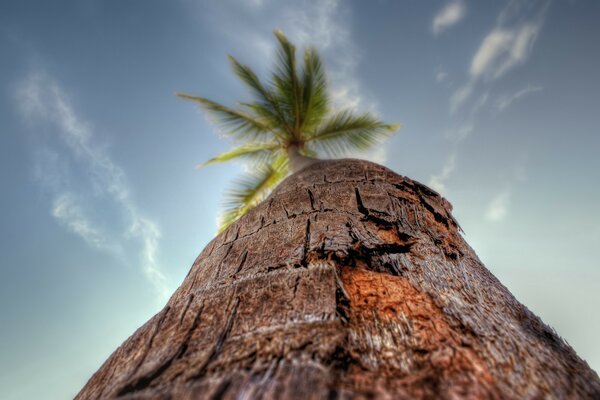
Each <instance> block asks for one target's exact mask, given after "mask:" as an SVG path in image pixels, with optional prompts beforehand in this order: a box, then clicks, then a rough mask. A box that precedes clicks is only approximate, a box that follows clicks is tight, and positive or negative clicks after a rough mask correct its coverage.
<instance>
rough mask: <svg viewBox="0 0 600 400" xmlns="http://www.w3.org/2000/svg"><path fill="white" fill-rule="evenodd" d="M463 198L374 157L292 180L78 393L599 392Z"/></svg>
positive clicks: (323, 166) (210, 252)
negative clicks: (505, 269) (486, 243)
mask: <svg viewBox="0 0 600 400" xmlns="http://www.w3.org/2000/svg"><path fill="white" fill-rule="evenodd" d="M450 211H451V206H450V204H449V203H448V202H447V201H446V200H445V199H443V198H442V197H440V196H439V195H438V194H437V193H435V192H433V191H432V190H430V189H428V188H427V187H425V186H423V185H421V184H419V183H417V182H415V181H412V180H410V179H408V178H404V177H401V176H398V175H396V174H394V173H393V172H391V171H389V170H387V169H385V168H383V167H381V166H378V165H376V164H372V163H369V162H366V161H357V160H338V161H324V162H320V163H318V164H316V165H313V166H312V167H310V168H305V169H304V170H303V171H302V172H301V173H298V174H295V175H293V176H291V177H289V178H288V179H286V180H285V181H284V182H283V183H282V184H281V185H280V186H279V187H278V189H277V190H276V191H275V192H274V193H273V194H272V195H271V196H270V197H269V198H268V199H267V200H266V201H265V202H263V203H262V204H261V205H259V206H258V207H257V208H256V209H254V210H253V211H251V212H250V213H249V214H248V215H246V216H244V217H242V218H241V219H240V220H238V221H237V222H236V223H234V224H233V225H232V226H230V227H229V228H228V229H227V230H226V231H224V232H223V233H222V234H220V235H219V236H217V237H216V238H215V239H214V240H213V241H212V242H211V243H210V244H209V245H208V246H207V247H206V248H205V249H204V250H203V251H202V253H201V254H200V256H199V257H198V259H197V260H196V262H195V263H194V265H193V266H192V268H191V270H190V272H189V274H188V276H187V277H186V278H185V280H184V282H183V284H182V285H181V286H180V287H179V289H177V291H176V292H175V293H174V294H173V296H172V297H171V299H170V300H169V302H168V304H167V305H166V307H165V308H164V309H163V310H162V311H161V312H159V313H158V314H157V315H155V316H154V317H153V318H152V319H150V320H149V321H148V322H147V323H146V324H145V325H143V326H142V327H141V328H139V329H138V330H137V331H136V332H135V333H134V334H133V336H131V337H130V338H129V339H128V340H127V341H125V343H123V344H122V345H121V347H119V348H118V349H117V350H116V351H115V352H114V353H113V354H112V356H111V357H110V358H109V359H108V360H107V361H106V362H105V363H104V365H103V366H102V367H101V368H100V369H99V370H98V372H96V373H95V374H94V376H93V377H92V378H91V379H90V381H89V382H88V383H87V385H86V386H85V387H84V388H83V389H82V391H81V392H80V393H79V395H78V396H77V399H100V398H102V399H104V398H124V399H125V398H127V399H134V398H135V399H162V398H165V399H167V398H169V399H196V398H213V399H217V398H218V399H221V398H227V399H234V398H252V399H254V398H282V399H305V398H314V399H322V398H389V399H426V398H428V399H431V398H436V399H437V398H440V399H458V398H469V399H480V398H490V399H537V398H546V399H565V398H577V399H597V398H600V380H599V379H598V375H597V374H596V373H595V372H594V371H593V370H591V369H590V368H589V366H588V365H587V364H586V363H585V361H583V360H581V359H580V358H579V357H578V356H577V355H576V354H575V352H574V351H573V349H572V348H571V347H569V345H568V344H567V343H566V342H565V341H563V340H562V339H561V338H560V337H559V336H558V335H557V334H556V333H555V332H554V331H553V330H552V329H551V328H549V327H548V326H546V325H544V323H543V322H542V321H541V320H540V319H539V318H538V317H536V316H535V315H534V314H533V313H532V312H530V311H529V310H528V309H527V308H526V307H525V306H523V305H522V304H520V303H519V302H518V301H517V300H516V299H515V298H514V297H513V296H512V295H511V294H510V293H509V292H508V290H507V289H506V288H505V287H504V286H503V285H502V284H501V283H500V282H499V281H498V280H497V279H496V278H495V277H494V276H493V275H492V274H491V273H490V272H489V271H488V270H487V269H486V268H485V267H484V266H483V265H482V263H481V262H480V261H479V259H478V258H477V256H476V255H475V253H474V252H473V250H472V249H471V248H470V247H469V246H468V245H467V243H466V242H465V241H464V239H463V238H462V236H461V235H460V233H459V230H460V228H459V226H458V224H457V223H456V221H455V220H454V218H453V217H452V215H451V213H450Z"/></svg>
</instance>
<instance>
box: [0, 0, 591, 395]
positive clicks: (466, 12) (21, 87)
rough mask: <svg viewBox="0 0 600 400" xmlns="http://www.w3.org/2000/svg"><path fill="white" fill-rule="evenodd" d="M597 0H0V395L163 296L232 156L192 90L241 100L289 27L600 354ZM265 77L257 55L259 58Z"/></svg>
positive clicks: (568, 335) (85, 348) (81, 352)
mask: <svg viewBox="0 0 600 400" xmlns="http://www.w3.org/2000/svg"><path fill="white" fill-rule="evenodd" d="M599 19H600V2H598V1H594V0H588V1H584V0H580V1H577V0H574V1H566V0H565V1H553V2H549V1H531V0H527V1H525V0H523V1H491V0H490V1H435V2H434V1H428V2H417V1H391V0H390V1H383V0H380V1H335V0H315V1H275V0H252V1H241V0H240V1H217V0H212V1H192V0H178V1H147V0H146V1H141V0H138V1H134V0H129V1H100V0H77V1H76V0H73V1H42V0H39V1H29V0H20V1H12V2H11V1H3V2H2V3H1V5H0V51H1V53H0V54H2V57H0V72H1V74H0V179H1V183H2V187H3V190H2V195H1V196H0V217H1V221H2V222H1V223H0V239H1V240H0V272H1V278H0V318H1V322H0V398H2V399H11V400H14V399H40V398H44V399H63V398H69V397H72V396H74V395H75V394H76V393H77V391H78V390H79V389H80V388H81V387H82V386H83V384H84V383H85V382H86V381H87V379H88V378H89V377H90V375H91V374H92V372H94V371H95V370H96V369H97V368H98V367H99V366H100V364H101V363H102V362H103V361H104V360H105V359H106V358H107V357H108V355H109V354H110V353H111V352H112V351H113V350H114V349H115V348H116V347H117V346H118V345H119V344H120V343H121V342H122V341H123V340H125V339H126V338H127V337H128V336H129V335H130V334H131V333H133V331H134V330H135V329H136V328H137V327H139V326H140V325H141V324H143V323H144V322H145V321H146V320H147V319H148V318H149V317H150V316H152V315H153V314H154V313H156V312H157V311H158V310H159V309H160V308H162V306H163V305H164V303H165V301H166V299H167V298H168V296H169V295H170V293H172V292H173V291H174V289H175V288H176V287H177V286H178V285H179V284H180V283H181V282H182V280H183V278H184V277H185V275H186V273H187V272H188V270H189V268H190V266H191V264H192V262H193V261H194V259H195V257H196V256H197V255H198V254H199V252H200V251H201V250H202V248H203V247H204V246H205V245H206V244H207V243H208V241H209V240H211V239H212V237H213V236H214V234H215V231H216V217H217V213H218V210H219V202H220V200H221V193H222V192H223V190H224V189H225V188H226V187H227V186H228V185H229V184H230V182H231V181H232V179H234V178H235V177H236V176H237V175H239V174H240V173H241V172H242V170H243V167H242V166H240V165H235V164H234V165H227V166H225V165H224V166H218V167H211V168H206V169H203V170H196V169H194V166H195V164H197V163H198V162H201V161H204V160H206V159H208V158H209V157H211V156H212V155H214V154H215V153H216V152H218V151H222V150H225V149H227V148H228V145H229V144H228V143H227V142H226V141H224V140H220V139H219V138H218V136H217V132H216V131H215V129H214V128H213V127H212V126H211V125H210V124H209V122H208V121H207V120H206V119H205V118H204V116H203V115H202V114H201V113H200V112H199V111H198V110H197V108H195V107H194V105H193V104H191V103H188V102H185V101H183V100H180V99H178V98H176V97H175V96H174V93H175V92H176V91H187V92H191V93H195V94H199V95H203V96H205V97H208V98H211V99H214V100H218V101H221V102H223V103H226V104H234V102H235V101H237V100H244V99H248V93H247V92H246V91H245V89H244V87H243V86H242V85H241V84H240V83H239V82H238V81H237V80H236V79H235V78H234V77H233V75H232V73H231V71H230V69H229V65H228V62H227V59H226V55H227V54H228V53H230V54H233V55H235V56H236V57H237V58H238V59H240V60H241V61H242V62H244V63H247V64H250V65H251V66H254V67H255V69H256V70H257V71H258V72H259V73H260V74H261V75H262V74H265V73H266V72H268V70H269V67H270V66H271V61H272V58H273V57H272V54H273V49H274V44H275V40H274V38H273V35H272V31H273V29H275V28H280V29H282V30H284V32H285V33H286V34H287V35H288V36H289V37H290V39H291V40H292V41H294V42H296V43H297V44H299V45H302V44H305V43H309V44H314V45H316V46H317V47H318V48H319V49H320V51H321V53H322V55H323V56H324V58H325V61H326V66H327V68H328V72H329V78H330V82H331V85H332V91H333V94H334V96H335V98H336V102H337V104H338V105H339V106H347V107H356V108H357V109H358V110H371V111H374V112H376V113H378V114H379V115H380V116H381V117H382V118H383V119H384V120H386V121H389V122H400V123H402V124H403V128H402V130H401V131H400V132H399V134H398V135H396V136H395V137H394V138H393V139H392V140H390V141H389V142H388V143H387V144H386V146H385V147H383V148H381V149H378V150H376V151H374V152H372V153H371V154H369V155H368V157H369V158H370V159H372V160H376V161H378V162H381V163H383V164H385V165H386V166H388V167H389V168H391V169H393V170H394V171H396V172H398V173H400V174H402V175H407V176H409V177H411V178H414V179H416V180H419V181H421V182H423V183H425V184H429V185H430V186H432V187H433V188H435V189H437V190H439V191H441V192H442V193H443V194H444V195H445V196H446V197H447V198H448V199H449V200H450V201H451V202H452V203H453V205H454V214H455V216H456V217H457V219H458V221H459V222H460V224H461V225H462V227H463V228H464V230H465V232H466V236H465V237H466V240H467V241H468V242H469V243H470V244H471V245H472V246H473V247H474V248H475V250H476V251H477V253H478V255H479V256H480V258H481V259H482V260H483V262H484V263H485V264H486V266H487V267H488V268H489V269H490V270H491V271H492V272H493V273H494V274H495V275H496V276H497V277H498V278H499V279H500V280H501V281H502V282H503V283H504V284H505V285H506V286H507V287H508V288H509V289H510V290H511V292H512V293H513V294H514V295H515V296H516V297H517V298H518V299H519V300H520V301H521V302H523V303H524V304H525V305H527V306H528V307H529V308H530V309H531V310H533V311H534V312H535V313H536V314H538V315H540V316H541V317H542V319H543V320H544V321H545V322H546V323H548V324H549V325H551V326H552V327H554V328H555V329H556V330H557V332H558V333H559V334H560V335H561V336H562V337H564V338H565V339H566V340H567V341H568V342H569V343H570V344H571V345H572V346H573V347H574V348H575V350H576V351H577V353H578V354H579V355H580V356H581V357H583V358H584V359H586V360H587V361H588V363H589V364H590V365H591V366H592V368H594V369H596V370H597V371H598V370H600V346H598V341H597V337H598V331H599V330H600V307H599V306H600V268H599V266H600V265H599V261H598V260H599V257H598V254H597V253H596V250H598V248H599V247H600V214H599V213H598V207H599V205H600V157H598V154H599V152H600V128H599V124H598V117H599V116H600V79H599V78H598V71H600V52H599V51H598V49H599V48H598V40H599V39H600V24H599V23H598V20H599ZM263 76H264V75H263Z"/></svg>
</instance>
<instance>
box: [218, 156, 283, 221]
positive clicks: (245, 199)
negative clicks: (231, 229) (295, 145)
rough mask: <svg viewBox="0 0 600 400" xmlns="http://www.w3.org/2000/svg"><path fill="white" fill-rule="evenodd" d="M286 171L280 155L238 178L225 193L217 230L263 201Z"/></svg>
mask: <svg viewBox="0 0 600 400" xmlns="http://www.w3.org/2000/svg"><path fill="white" fill-rule="evenodd" d="M287 173H288V168H287V157H285V156H280V157H277V158H275V159H274V160H273V162H272V163H271V164H260V165H257V166H256V167H255V169H254V170H253V171H252V172H250V173H249V174H248V175H246V176H244V177H243V178H241V179H240V180H238V181H237V182H236V184H235V187H234V188H233V189H230V190H228V191H227V192H226V193H225V198H226V200H225V202H224V203H225V211H224V212H223V213H222V214H221V216H220V218H219V232H222V231H223V230H225V229H226V228H227V227H228V226H229V225H231V224H232V223H233V222H235V221H236V220H237V219H238V218H240V217H241V216H243V215H245V214H246V213H247V212H248V211H249V210H251V209H252V208H254V207H256V206H257V205H258V204H259V203H260V202H261V201H263V200H264V199H265V198H266V197H267V196H268V195H269V193H271V191H272V190H273V188H274V187H275V186H276V185H277V183H279V181H281V180H282V179H283V178H284V177H285V176H286V175H287Z"/></svg>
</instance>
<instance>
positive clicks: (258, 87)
mask: <svg viewBox="0 0 600 400" xmlns="http://www.w3.org/2000/svg"><path fill="white" fill-rule="evenodd" d="M229 62H230V63H231V66H232V68H233V71H234V72H235V74H236V75H237V76H238V78H240V79H241V80H242V82H244V83H245V84H246V85H247V86H248V87H249V88H250V89H251V90H252V92H253V93H254V95H255V96H256V97H258V101H257V102H255V103H252V108H254V107H256V108H259V107H260V108H259V109H260V114H259V115H261V116H262V117H264V118H267V119H269V120H270V121H272V123H273V125H277V126H279V127H280V128H285V125H286V122H287V121H286V118H285V115H284V112H283V110H282V109H281V104H280V103H279V101H277V99H276V96H275V95H274V94H273V93H271V91H270V90H269V89H268V88H266V87H265V86H264V85H263V84H262V83H261V81H260V79H258V76H256V73H254V71H253V70H252V69H251V68H250V67H248V66H247V65H243V64H242V63H240V62H239V61H238V60H237V59H236V58H235V57H233V56H231V55H230V56H229ZM245 104H246V105H249V103H245ZM283 130H284V131H285V129H283Z"/></svg>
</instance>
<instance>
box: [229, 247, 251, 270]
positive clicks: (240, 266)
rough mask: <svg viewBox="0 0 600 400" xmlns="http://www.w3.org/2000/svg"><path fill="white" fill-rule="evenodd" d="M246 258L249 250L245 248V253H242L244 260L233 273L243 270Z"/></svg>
mask: <svg viewBox="0 0 600 400" xmlns="http://www.w3.org/2000/svg"><path fill="white" fill-rule="evenodd" d="M246 258H248V250H244V253H243V254H242V260H241V261H240V264H239V265H238V267H237V270H236V271H235V273H234V274H233V275H237V274H238V273H239V272H240V271H241V270H242V268H243V267H244V264H245V263H246Z"/></svg>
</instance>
